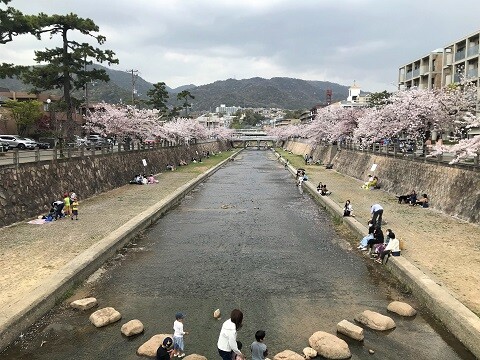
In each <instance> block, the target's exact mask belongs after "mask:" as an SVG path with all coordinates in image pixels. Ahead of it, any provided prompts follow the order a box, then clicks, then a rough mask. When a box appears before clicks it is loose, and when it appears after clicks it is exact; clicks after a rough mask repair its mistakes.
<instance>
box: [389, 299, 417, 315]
mask: <svg viewBox="0 0 480 360" xmlns="http://www.w3.org/2000/svg"><path fill="white" fill-rule="evenodd" d="M387 310H388V311H391V312H394V313H396V314H398V315H401V316H415V315H417V310H415V309H414V308H413V307H411V306H410V305H409V304H407V303H404V302H401V301H392V302H391V303H390V304H388V306H387Z"/></svg>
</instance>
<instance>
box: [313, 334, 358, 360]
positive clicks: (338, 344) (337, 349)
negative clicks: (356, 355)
mask: <svg viewBox="0 0 480 360" xmlns="http://www.w3.org/2000/svg"><path fill="white" fill-rule="evenodd" d="M308 343H309V344H310V346H311V347H312V348H313V349H315V350H316V351H317V353H318V355H320V356H323V357H325V358H327V359H349V358H350V357H351V356H352V354H351V352H350V349H349V348H348V344H347V343H346V342H345V341H343V340H342V339H340V338H338V337H336V336H335V335H332V334H329V333H327V332H324V331H317V332H315V333H314V334H313V335H312V336H310V338H309V339H308Z"/></svg>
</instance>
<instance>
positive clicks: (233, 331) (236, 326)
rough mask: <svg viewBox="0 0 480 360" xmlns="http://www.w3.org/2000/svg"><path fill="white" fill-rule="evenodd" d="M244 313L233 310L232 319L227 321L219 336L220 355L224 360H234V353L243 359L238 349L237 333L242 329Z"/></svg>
mask: <svg viewBox="0 0 480 360" xmlns="http://www.w3.org/2000/svg"><path fill="white" fill-rule="evenodd" d="M242 321H243V313H242V312H241V311H240V310H238V309H234V310H232V313H231V314H230V319H228V320H227V321H225V322H224V323H223V325H222V329H221V330H220V335H219V336H218V342H217V347H218V353H219V354H220V356H221V357H222V359H223V360H232V355H233V354H232V353H235V354H237V355H239V356H241V357H243V354H242V352H241V351H240V350H238V347H237V331H238V330H240V328H241V327H242Z"/></svg>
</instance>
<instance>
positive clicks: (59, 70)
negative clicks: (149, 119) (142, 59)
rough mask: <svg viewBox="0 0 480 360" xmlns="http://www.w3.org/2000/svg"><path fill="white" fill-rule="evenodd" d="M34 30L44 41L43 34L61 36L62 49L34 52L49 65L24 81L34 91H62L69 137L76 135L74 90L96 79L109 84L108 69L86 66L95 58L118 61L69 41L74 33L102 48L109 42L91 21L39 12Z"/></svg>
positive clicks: (30, 72) (31, 71)
mask: <svg viewBox="0 0 480 360" xmlns="http://www.w3.org/2000/svg"><path fill="white" fill-rule="evenodd" d="M34 27H35V28H36V29H37V30H36V31H35V35H36V36H37V38H38V39H41V37H42V35H43V34H49V35H50V37H53V36H55V35H59V36H61V38H62V46H61V47H56V48H53V49H45V50H44V51H35V61H36V62H37V63H45V64H46V65H44V66H36V67H32V68H30V69H29V70H28V71H26V72H24V73H23V74H22V79H23V80H24V81H25V82H26V83H29V84H31V85H33V87H34V89H33V91H34V92H39V91H41V90H53V89H61V90H62V92H63V101H64V102H65V105H66V116H67V120H66V130H67V134H68V136H73V129H74V126H75V124H74V120H73V110H74V103H73V98H72V94H71V93H72V91H74V90H79V89H82V88H84V86H85V84H86V83H88V82H92V81H95V80H98V81H109V77H108V75H107V73H106V72H105V70H103V69H95V68H90V69H88V68H87V65H91V64H93V61H92V59H93V60H95V61H96V62H98V63H103V62H107V63H108V64H109V65H110V64H112V63H113V64H118V60H117V59H116V58H115V57H114V55H115V53H114V52H113V51H111V50H101V49H99V48H95V47H93V46H92V45H90V44H88V43H79V42H78V41H76V40H71V39H70V38H69V37H70V34H71V32H73V31H78V32H80V33H81V34H83V35H86V36H89V37H91V38H93V39H95V40H96V42H97V43H98V44H100V45H102V44H103V43H104V42H105V40H106V39H105V37H104V36H102V35H99V34H97V33H98V31H99V28H98V26H97V25H96V24H95V23H94V22H93V20H91V19H83V18H79V17H78V16H77V15H76V14H68V15H51V16H50V15H46V14H43V13H40V14H38V15H37V16H35V20H34ZM62 139H63V136H62V133H60V141H62Z"/></svg>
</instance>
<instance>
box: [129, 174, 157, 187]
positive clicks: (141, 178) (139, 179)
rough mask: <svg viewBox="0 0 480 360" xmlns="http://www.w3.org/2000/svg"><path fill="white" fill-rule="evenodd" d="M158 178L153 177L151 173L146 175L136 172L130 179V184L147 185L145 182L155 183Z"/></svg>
mask: <svg viewBox="0 0 480 360" xmlns="http://www.w3.org/2000/svg"><path fill="white" fill-rule="evenodd" d="M157 183H158V180H157V179H155V177H154V176H153V174H150V176H146V175H145V174H143V175H142V174H137V175H135V176H134V178H133V180H130V184H136V185H147V184H157Z"/></svg>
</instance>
